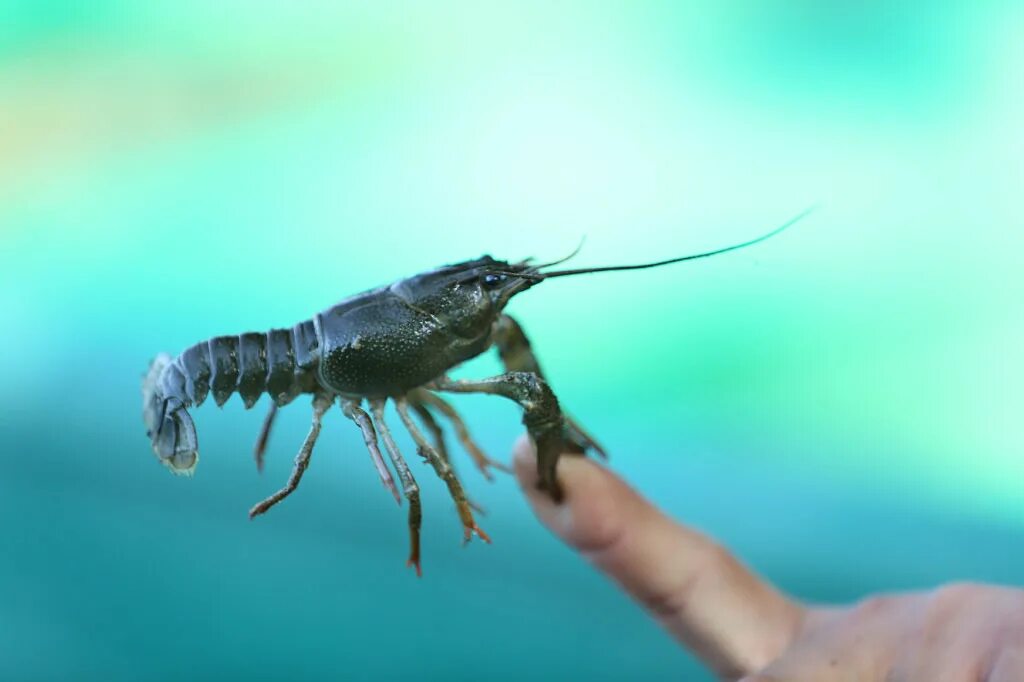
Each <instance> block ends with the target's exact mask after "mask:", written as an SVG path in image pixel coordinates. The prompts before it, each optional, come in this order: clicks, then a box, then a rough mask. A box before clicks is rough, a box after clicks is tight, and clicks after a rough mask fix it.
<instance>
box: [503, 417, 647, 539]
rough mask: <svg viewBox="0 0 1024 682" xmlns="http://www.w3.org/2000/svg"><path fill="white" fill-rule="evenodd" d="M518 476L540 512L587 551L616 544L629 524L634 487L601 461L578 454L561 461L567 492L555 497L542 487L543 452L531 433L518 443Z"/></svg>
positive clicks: (559, 533) (562, 535) (544, 519)
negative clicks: (539, 454)
mask: <svg viewBox="0 0 1024 682" xmlns="http://www.w3.org/2000/svg"><path fill="white" fill-rule="evenodd" d="M513 452H514V460H513V461H514V466H515V472H516V478H517V480H518V481H519V485H520V487H522V489H523V492H524V493H525V494H526V497H527V499H528V500H529V502H530V505H531V506H532V507H533V511H534V513H535V514H536V515H537V517H538V518H539V519H540V520H541V522H542V523H544V525H545V526H547V527H548V528H549V529H550V530H551V531H552V532H553V533H555V535H557V536H558V537H559V538H561V539H562V540H563V541H564V542H566V543H567V544H569V545H571V546H572V547H574V548H575V549H577V550H579V551H583V552H589V551H598V550H602V549H605V548H606V547H608V546H609V545H611V544H613V543H614V542H615V541H616V540H617V539H618V537H619V536H620V535H621V533H622V529H623V527H624V522H623V516H624V511H623V510H624V508H625V506H626V505H627V504H628V497H629V496H630V494H631V491H630V489H629V488H628V486H626V485H625V484H624V483H622V482H621V481H620V480H619V479H617V478H616V477H615V476H614V474H612V473H611V472H609V471H608V470H607V469H605V468H604V467H602V466H600V465H599V464H597V463H596V462H593V461H590V460H587V459H586V458H585V457H581V456H579V455H575V454H565V455H563V456H562V457H561V458H560V459H559V461H558V469H557V477H558V482H559V483H560V484H561V486H562V489H563V490H564V492H565V499H564V500H563V501H562V503H560V504H559V503H555V502H554V501H553V500H552V499H551V497H550V496H549V495H548V494H547V493H546V492H544V491H542V490H539V489H538V488H537V480H538V476H537V456H536V451H535V449H534V447H533V444H532V442H531V441H530V439H529V438H528V437H527V436H525V435H524V436H522V437H521V438H519V439H518V440H517V441H516V443H515V445H514V446H513Z"/></svg>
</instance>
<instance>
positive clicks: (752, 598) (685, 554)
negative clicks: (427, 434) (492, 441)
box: [515, 436, 1024, 682]
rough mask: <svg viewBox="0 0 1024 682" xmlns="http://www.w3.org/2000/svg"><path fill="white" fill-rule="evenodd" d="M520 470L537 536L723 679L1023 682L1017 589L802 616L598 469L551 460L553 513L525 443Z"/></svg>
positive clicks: (883, 601)
mask: <svg viewBox="0 0 1024 682" xmlns="http://www.w3.org/2000/svg"><path fill="white" fill-rule="evenodd" d="M515 469H516V476H517V478H518V479H519V483H520V485H521V486H522V488H523V490H524V492H525V493H526V496H527V498H528V499H529V501H530V504H531V505H532V506H533V510H534V512H535V513H536V514H537V516H538V518H540V520H541V521H542V522H543V523H544V525H546V526H547V527H548V528H549V529H550V530H551V531H552V532H553V533H554V534H555V535H556V536H558V537H559V538H561V539H562V540H563V541H564V542H565V543H566V544H568V545H569V546H570V547H572V548H573V549H575V550H576V551H578V552H579V553H580V554H582V555H583V556H584V557H585V558H587V559H588V560H589V561H590V562H591V563H592V564H593V565H594V566H596V567H597V568H598V569H600V570H601V571H603V572H604V573H605V574H607V575H608V576H609V577H610V578H612V579H613V580H614V581H615V582H617V583H618V584H619V585H621V586H622V588H623V589H625V590H626V592H628V593H629V594H630V595H631V596H632V597H633V598H634V599H635V600H636V601H637V602H638V603H639V604H640V605H641V606H643V607H644V608H645V609H646V610H647V611H648V612H649V613H650V614H651V615H652V616H653V617H654V618H655V619H657V620H658V622H659V623H660V624H661V625H662V626H663V627H664V628H665V629H666V630H668V632H669V633H670V634H671V635H672V636H673V637H674V638H675V639H677V640H678V641H679V642H680V643H681V644H683V645H684V646H686V647H687V648H688V649H690V650H691V651H692V652H693V653H694V654H695V655H696V656H698V657H699V658H700V659H701V660H702V661H704V663H705V664H706V665H708V666H709V667H710V668H711V669H712V670H714V671H715V672H716V673H717V674H718V675H719V676H720V677H721V678H723V679H728V680H735V679H742V680H743V681H744V682H783V681H785V682H804V681H813V682H829V681H831V680H844V681H845V680H857V681H858V682H874V681H876V680H877V681H878V682H904V681H911V680H913V681H915V682H916V681H918V680H921V681H927V682H946V681H949V682H956V681H959V680H964V681H968V680H969V681H971V682H978V681H986V682H1022V681H1024V590H1019V589H1013V588H1006V587H996V586H990V585H976V584H950V585H946V586H943V587H939V588H937V589H935V590H931V591H928V592H919V593H908V594H901V595H884V596H874V597H870V598H868V599H865V600H864V601H861V602H859V603H857V604H855V605H853V606H847V607H827V608H826V607H818V606H809V605H804V604H800V603H798V602H796V601H794V600H792V599H790V598H788V597H786V596H785V595H783V594H782V593H780V592H779V591H778V590H777V589H775V588H774V587H773V586H771V585H769V584H768V583H766V582H764V581H763V580H762V579H761V578H759V577H758V576H756V575H754V574H753V573H752V572H751V571H749V570H748V569H747V568H745V567H744V566H743V565H742V564H740V562H739V561H738V560H737V559H736V558H735V557H733V556H732V555H731V554H730V553H729V551H728V550H726V549H725V548H723V547H722V546H720V545H718V544H717V543H715V542H714V541H713V540H712V539H710V538H708V537H706V536H704V535H702V534H700V533H698V532H696V531H694V530H692V529H689V528H687V527H685V526H682V525H680V524H678V523H676V522H675V521H673V520H672V519H670V518H668V517H667V516H665V515H664V514H663V513H662V512H661V511H659V510H658V509H656V508H655V507H654V506H652V505H651V504H650V503H649V502H648V501H647V500H645V499H644V498H642V497H641V496H640V495H639V494H637V493H636V491H634V490H633V489H632V488H630V487H629V486H628V485H627V484H626V483H625V482H623V481H622V480H621V479H619V478H618V477H616V476H615V475H614V474H612V473H611V472H610V471H608V470H607V469H605V468H604V467H602V466H601V465H600V464H598V463H596V462H594V461H592V460H588V459H585V458H583V457H578V456H572V455H567V456H565V457H562V458H561V459H560V460H559V464H558V478H559V481H560V482H561V484H562V486H563V488H564V490H565V494H566V498H565V501H564V502H563V503H562V504H561V505H556V504H555V503H553V502H552V501H551V499H550V498H549V497H548V496H547V495H546V494H545V493H543V492H541V491H539V490H537V487H536V482H537V473H536V471H537V463H536V455H535V453H534V450H533V447H532V445H531V444H530V442H529V440H528V439H527V438H526V437H525V436H524V437H523V438H521V439H520V440H519V441H518V442H517V443H516V446H515Z"/></svg>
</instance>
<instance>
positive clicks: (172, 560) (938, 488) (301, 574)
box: [0, 0, 1024, 680]
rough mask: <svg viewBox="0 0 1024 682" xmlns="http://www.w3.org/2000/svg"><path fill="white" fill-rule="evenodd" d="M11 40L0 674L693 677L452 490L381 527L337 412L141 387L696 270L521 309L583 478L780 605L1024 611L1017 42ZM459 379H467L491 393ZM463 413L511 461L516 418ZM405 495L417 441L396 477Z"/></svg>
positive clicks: (507, 512) (3, 135)
mask: <svg viewBox="0 0 1024 682" xmlns="http://www.w3.org/2000/svg"><path fill="white" fill-rule="evenodd" d="M301 4H302V5H303V6H302V7H301V8H300V7H299V5H300V3H287V2H265V3H251V2H237V1H236V2H220V3H208V2H197V1H194V0H176V1H175V2H152V3H141V2H127V1H121V0H98V1H93V2H89V3H79V2H73V1H59V0H48V1H43V2H40V1H29V0H20V1H19V0H8V2H5V3H4V4H3V5H2V8H0V327H2V330H3V333H2V334H0V371H2V376H3V381H2V384H0V395H2V406H3V409H2V410H0V537H2V549H0V678H2V679H5V680H6V679H10V680H55V679H83V680H87V679H103V680H121V679H124V680H129V679H131V680H138V679H154V680H157V679H160V680H162V679H167V680H173V679H213V678H219V679H243V678H244V679H280V678H285V677H287V678H294V679H318V678H319V679H324V678H345V679H403V678H414V677H415V678H418V679H440V678H444V679H453V680H454V679H466V680H468V679H518V678H531V679H616V678H623V677H626V676H629V677H631V678H634V679H650V680H658V679H680V678H682V679H693V680H705V679H710V677H709V676H708V674H707V673H706V672H705V671H703V669H702V668H701V667H700V666H699V665H698V664H697V663H696V662H695V661H694V660H693V659H692V658H691V657H689V656H688V655H687V654H686V653H684V652H682V651H681V650H679V649H678V648H677V647H676V646H675V645H674V644H673V642H672V641H670V640H669V639H668V637H666V636H665V635H664V634H662V633H661V632H660V631H659V630H658V629H657V628H656V627H655V626H654V625H653V624H652V623H651V622H649V621H648V619H647V618H646V617H645V616H644V615H643V614H642V613H641V612H639V611H638V610H637V609H636V608H634V607H633V606H632V605H631V604H630V603H629V602H628V601H627V600H626V599H625V598H624V597H623V596H621V595H620V594H618V593H617V592H616V590H615V589H614V588H613V587H612V586H611V585H609V584H607V583H606V582H605V581H604V580H603V579H602V578H600V577H599V576H596V575H594V574H593V573H592V572H591V571H590V570H589V569H588V567H587V566H586V565H584V563H583V562H582V561H581V560H579V559H578V558H577V557H576V556H574V555H572V554H571V553H570V552H569V551H568V550H566V549H565V548H563V547H562V546H560V545H559V544H557V543H556V542H555V541H554V540H553V539H552V538H550V537H549V536H548V535H547V534H546V533H545V532H544V531H543V529H541V528H540V527H539V526H538V524H537V523H536V521H535V520H534V518H533V517H532V515H531V514H530V512H529V510H528V508H527V507H526V505H525V503H524V501H523V500H522V499H521V497H520V494H519V492H518V490H517V489H516V486H515V484H514V481H513V480H511V479H510V478H509V477H502V478H501V479H500V480H498V481H497V482H495V483H494V484H487V483H486V482H485V481H484V480H482V478H481V477H480V476H479V475H478V474H477V472H476V471H474V470H473V469H472V467H471V466H470V463H469V461H468V459H467V458H465V457H464V456H462V455H461V453H460V454H458V455H457V458H458V459H457V464H458V465H460V467H461V472H462V474H463V478H464V480H465V482H466V485H467V486H468V488H469V490H470V494H471V495H472V496H473V497H474V498H476V499H477V500H478V501H479V502H480V503H481V504H482V505H484V506H485V507H486V508H487V509H488V512H489V513H488V515H487V516H486V517H485V518H484V519H483V520H482V522H481V524H482V526H483V527H484V528H485V529H486V530H487V532H488V533H489V534H490V535H491V536H492V538H493V539H494V544H493V545H491V546H485V545H483V544H482V543H479V542H474V543H472V544H471V545H470V546H468V547H466V548H462V547H460V538H461V534H460V528H459V524H458V520H457V518H456V517H455V514H454V513H453V510H452V507H451V503H450V501H449V500H448V497H447V495H446V492H445V490H444V489H443V487H442V486H441V485H440V484H439V483H438V482H437V481H435V480H433V477H432V476H431V475H430V473H429V471H428V470H427V469H426V468H419V467H418V465H417V468H416V469H415V471H416V473H417V474H418V477H419V479H420V482H421V484H422V485H423V487H424V488H425V492H424V499H425V512H424V513H425V523H424V576H423V578H422V579H420V580H417V579H416V578H415V575H414V574H413V573H412V572H411V571H410V570H408V569H406V568H405V567H404V559H405V551H406V547H405V543H406V531H405V514H404V511H400V510H398V509H396V508H395V505H394V502H393V501H391V500H390V499H389V496H388V495H387V494H386V493H385V492H384V491H383V490H382V489H381V487H380V483H379V482H378V480H377V478H376V474H375V473H374V471H373V470H372V467H371V466H370V465H369V462H368V461H367V457H366V454H365V451H364V450H363V446H362V444H361V442H360V438H359V435H358V433H357V432H356V430H355V429H354V428H353V427H352V425H351V424H350V423H349V422H347V421H345V420H344V418H343V417H342V415H341V414H340V412H339V411H335V412H334V413H333V414H329V415H328V416H329V418H328V419H327V421H326V427H325V431H324V435H323V436H322V438H321V440H320V443H319V446H318V449H317V451H316V453H315V455H314V458H313V462H312V466H311V469H310V471H309V473H308V474H307V476H306V477H305V479H304V481H303V484H302V486H301V488H300V490H299V491H298V493H297V494H295V495H294V496H292V497H290V498H289V499H288V500H287V501H286V502H285V503H284V504H282V505H281V506H280V507H278V508H275V509H274V510H273V511H272V512H271V513H270V514H268V515H267V516H265V517H262V518H259V519H258V520H256V521H254V522H250V521H249V520H248V519H247V518H246V511H247V510H248V508H249V506H250V505H251V504H252V503H254V502H256V501H257V500H259V499H261V498H263V497H264V496H265V495H267V494H269V493H270V492H272V491H273V490H276V489H277V488H278V487H279V486H280V485H281V484H282V483H283V482H284V480H285V479H286V478H287V476H288V473H289V471H290V467H291V461H292V458H293V457H294V454H295V452H296V450H297V447H298V445H299V443H300V442H301V440H302V438H303V436H304V434H305V431H306V428H307V425H308V420H309V415H310V411H309V407H308V406H307V404H306V401H305V400H304V399H302V400H298V401H296V402H295V403H293V404H292V405H291V406H290V407H288V408H287V409H286V410H284V411H283V412H282V414H281V415H280V418H279V420H278V427H277V430H276V432H275V433H274V434H273V437H272V439H271V444H270V449H269V452H268V466H267V470H266V471H265V472H264V473H263V475H262V476H260V475H258V474H257V473H256V471H255V468H254V466H253V463H252V459H251V448H252V443H253V441H254V439H255V437H256V434H257V431H258V429H259V425H260V423H261V420H262V417H263V413H264V410H265V409H266V406H267V399H266V398H264V399H263V401H262V402H261V403H260V405H258V406H257V408H256V409H254V410H252V411H249V412H247V411H245V410H243V408H242V405H241V401H240V400H239V399H237V398H233V399H232V400H231V402H230V403H228V405H226V406H225V408H224V409H223V410H222V411H218V410H217V409H216V408H214V407H213V405H212V402H211V403H208V404H206V405H204V406H203V407H202V408H199V409H197V410H195V411H194V412H193V415H194V417H195V419H196V422H197V426H198V429H199V437H200V442H201V446H202V453H203V461H202V462H201V463H200V466H199V468H198V470H197V472H196V476H195V477H194V478H193V479H191V480H187V479H176V478H174V477H172V476H170V475H169V474H168V473H167V472H166V471H165V470H164V468H163V467H161V466H159V465H158V464H157V462H156V461H154V458H153V455H152V453H151V450H150V446H149V442H148V440H147V439H146V437H145V435H144V432H143V426H142V423H141V419H140V396H139V383H140V376H141V374H142V372H143V371H144V369H145V368H146V366H147V363H148V362H149V360H150V358H151V357H152V356H153V355H154V354H156V353H157V352H158V351H169V352H172V353H177V352H178V351H180V350H182V349H183V348H185V347H186V346H188V345H190V344H192V343H194V342H196V341H198V340H201V339H204V338H208V337H211V336H214V335H221V334H228V333H238V332H243V331H250V330H265V329H268V328H271V327H279V326H285V325H291V324H294V323H295V322H297V321H299V320H301V319H305V318H308V317H311V316H312V314H313V313H315V312H317V311H318V310H321V309H323V308H325V307H327V306H329V305H331V304H333V303H334V302H336V301H337V300H339V299H341V298H343V297H344V296H346V295H348V294H350V293H353V292H357V291H362V290H364V289H366V288H369V287H371V286H375V285H378V284H382V283H386V282H388V281H391V280H393V279H396V278H400V277H403V276H406V275H411V274H413V273H416V272H418V271H422V270H425V269H428V268H430V267H433V266H436V265H439V264H442V263H447V262H452V261H457V260H463V259H466V258H472V257H476V256H478V255H480V254H482V253H490V254H492V255H494V256H495V257H499V258H507V259H518V258H523V257H526V256H536V257H538V258H542V259H552V258H556V257H559V256H562V255H564V254H566V253H567V252H569V251H571V250H572V249H573V247H575V246H576V244H577V243H578V241H579V240H580V238H581V236H583V235H586V238H587V239H586V245H585V247H584V249H583V252H582V254H581V255H580V256H578V257H577V259H576V261H575V264H576V265H577V266H584V265H603V264H611V263H622V262H639V261H644V260H649V259H652V258H665V257H669V256H674V255H679V254H685V253H689V252H694V251H702V250H707V249H711V248H716V247H720V246H723V245H726V244H730V243H733V242H737V241H743V240H745V239H748V238H750V237H753V236H755V235H758V234H760V233H762V232H765V231H767V230H769V229H771V228H773V227H775V226H776V225H778V224H781V223H782V222H783V221H785V220H786V219H788V218H789V217H791V216H792V215H794V214H796V213H797V212H799V211H800V210H802V209H804V208H805V207H806V206H808V205H811V204H814V203H817V204H820V208H819V210H818V211H817V212H816V213H814V214H813V215H812V216H811V217H809V218H808V219H806V220H804V221H803V222H801V223H799V224H798V225H797V226H795V227H793V228H792V229H790V230H789V231H787V232H786V233H784V234H782V235H780V236H778V237H776V238H774V239H772V240H770V241H769V242H766V243H764V244H761V245H759V246H757V247H755V248H751V249H749V250H744V251H742V252H737V253H732V254H729V255H727V256H722V257H720V258H715V259H710V260H702V261H697V262H694V263H689V264H686V265H681V266H677V267H673V268H666V269H660V270H652V271H644V272H637V273H617V274H607V275H593V276H589V277H581V278H575V279H566V280H558V281H553V282H551V283H549V284H545V285H544V286H541V287H537V288H535V289H533V290H531V291H530V292H529V293H527V294H524V295H523V296H521V297H519V298H517V299H516V300H515V301H514V302H513V304H512V306H511V307H510V312H511V313H512V314H514V315H515V316H517V317H518V318H519V319H520V321H521V322H522V323H523V325H524V327H525V328H526V330H527V332H528V333H529V334H530V335H531V336H532V338H533V342H534V347H535V349H536V350H537V352H538V353H539V355H540V358H541V360H542V362H543V364H544V366H545V367H546V370H547V372H548V374H549V376H550V378H551V381H552V383H553V384H554V387H555V389H556V390H557V391H558V392H559V394H560V396H561V398H562V402H563V404H564V405H566V406H568V408H569V409H570V410H571V411H572V412H573V413H574V414H575V415H577V416H578V417H579V418H580V420H581V421H582V422H583V423H584V424H585V425H587V426H588V427H589V428H590V429H591V430H592V431H593V432H595V434H596V435H597V436H598V437H599V438H600V439H601V440H603V442H604V443H605V445H606V446H607V448H608V449H609V450H610V452H611V453H612V460H611V465H612V466H613V467H614V469H615V470H616V471H618V472H619V473H621V474H622V475H623V476H624V477H625V478H627V479H628V480H629V481H631V482H632V483H633V484H634V485H635V486H636V487H637V488H638V489H639V490H641V491H642V492H643V493H644V494H646V495H648V496H649V497H651V498H652V499H653V500H654V501H656V502H657V503H658V504H660V505H661V506H663V507H664V508H665V509H666V510H668V511H669V512H670V513H671V514H673V515H675V516H677V517H678V518H680V519H683V520H685V521H686V522H687V523H690V524H692V525H693V526H695V527H698V528H701V529H703V530H704V531H706V532H708V533H710V534H711V535H713V536H715V537H717V538H718V539H720V540H721V541H722V542H724V543H726V544H728V545H729V546H731V547H732V548H733V549H734V550H735V551H736V552H737V553H738V554H739V555H740V556H741V557H743V559H744V560H745V561H747V562H748V563H750V564H751V565H753V566H754V567H755V568H756V569H758V570H759V571H761V572H762V573H764V574H765V575H767V576H768V577H770V578H771V579H773V580H774V581H776V582H777V583H778V584H779V585H781V586H782V587H783V588H784V589H785V590H788V591H789V592H790V593H792V594H794V595H796V596H798V597H800V598H803V599H807V600H820V601H835V602H842V601H849V600H855V599H858V598H860V597H862V596H864V595H865V594H867V593H870V592H873V591H877V590H900V589H910V588H919V587H928V586H932V585H935V584H937V583H939V582H942V581H947V580H953V579H973V580H986V581H999V582H1005V583H1011V584H1018V585H1019V584H1021V583H1024V492H1022V484H1024V425H1022V417H1021V413H1022V408H1024V355H1022V353H1021V349H1022V348H1024V315H1022V313H1024V303H1022V302H1024V268H1022V257H1021V249H1022V247H1024V237H1022V230H1024V204H1022V202H1021V190H1022V189H1024V170H1022V169H1024V164H1022V163H1021V158H1022V154H1024V133H1022V126H1021V121H1022V120H1024V94H1022V93H1024V90H1022V88H1021V83H1022V82H1024V48H1022V42H1021V40H1020V35H1021V30H1022V28H1024V10H1022V6H1021V5H1020V3H1014V2H1011V1H1010V0H1006V1H1004V2H1000V1H997V0H982V1H981V2H959V3H958V2H948V3H924V2H906V3H887V2H874V1H872V2H861V3H821V2H811V1H809V0H801V1H797V2H791V1H790V2H782V1H780V0H746V1H741V2H735V3H714V2H700V3H686V4H685V5H684V6H681V4H680V3H671V2H663V3H618V4H616V3H609V4H604V3H592V2H569V3H557V6H553V4H552V3H532V2H525V3H524V2H520V3H514V4H513V3H510V4H507V5H505V6H498V5H491V4H486V3H484V4H481V3H472V2H462V3H400V4H390V3H352V4H341V3H327V2H324V3H301ZM497 370H498V364H497V362H496V361H495V359H494V358H491V357H487V358H480V359H478V360H476V361H474V362H472V363H470V364H469V365H467V366H466V367H464V368H462V369H461V370H460V374H462V375H464V376H484V375H488V374H491V373H495V372H496V371H497ZM456 402H457V403H458V405H459V406H460V407H461V409H462V410H463V411H464V413H465V416H466V417H467V419H468V421H469V422H470V426H471V427H472V429H473V431H474V433H475V434H476V436H477V437H478V439H479V440H480V441H481V443H482V444H483V445H484V446H485V447H486V449H487V450H489V451H490V453H491V454H493V455H494V456H498V457H502V458H506V457H507V456H508V455H507V453H508V451H509V448H510V445H511V443H512V441H513V440H514V438H515V437H516V436H517V434H518V433H519V431H520V428H521V427H520V425H519V414H518V410H517V409H516V408H515V407H514V406H512V405H510V404H505V403H504V402H502V401H499V400H497V399H494V398H487V397H466V398H460V399H457V400H456ZM400 444H402V445H403V446H404V447H405V449H406V451H407V453H408V454H410V455H411V454H412V448H411V444H410V443H409V441H408V439H405V440H402V441H401V442H400Z"/></svg>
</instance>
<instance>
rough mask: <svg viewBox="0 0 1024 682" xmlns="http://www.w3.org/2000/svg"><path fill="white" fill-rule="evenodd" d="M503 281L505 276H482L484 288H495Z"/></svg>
mask: <svg viewBox="0 0 1024 682" xmlns="http://www.w3.org/2000/svg"><path fill="white" fill-rule="evenodd" d="M504 281H505V275H495V274H493V273H492V274H488V275H484V276H483V283H484V286H485V287H496V286H498V285H499V284H501V283H502V282H504Z"/></svg>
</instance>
